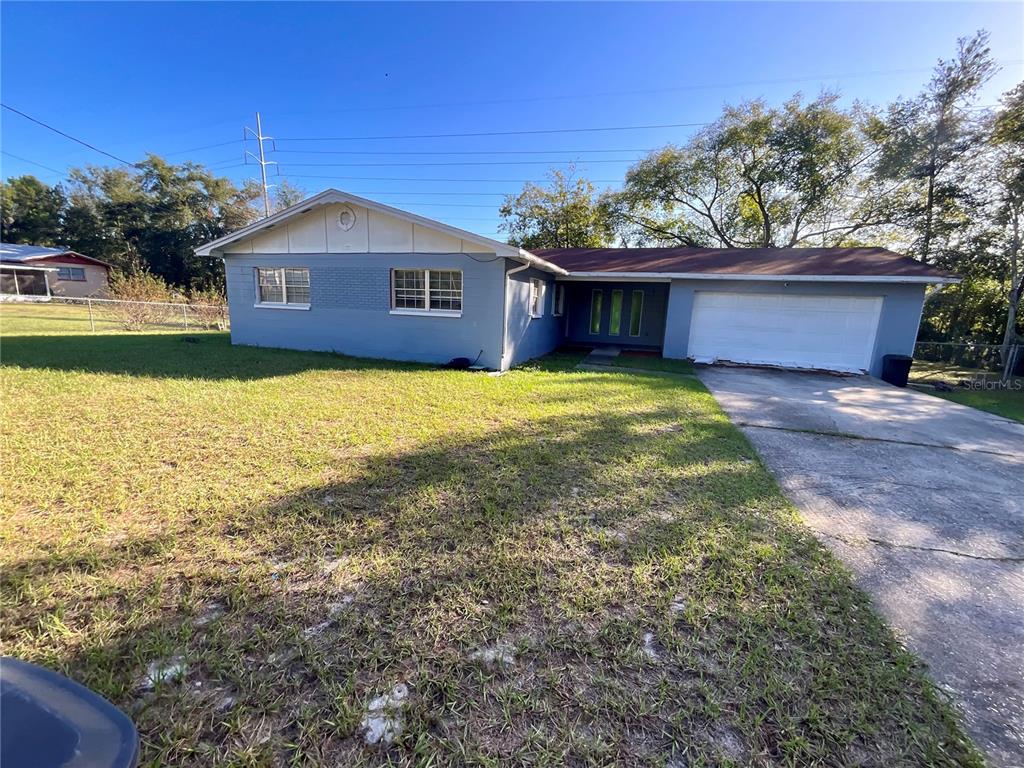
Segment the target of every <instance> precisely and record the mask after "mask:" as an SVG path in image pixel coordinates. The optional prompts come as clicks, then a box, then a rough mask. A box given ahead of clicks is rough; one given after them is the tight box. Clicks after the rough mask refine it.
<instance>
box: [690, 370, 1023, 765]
mask: <svg viewBox="0 0 1024 768" xmlns="http://www.w3.org/2000/svg"><path fill="white" fill-rule="evenodd" d="M698 375H699V376H700V378H701V380H702V381H704V383H705V384H706V385H707V387H708V388H709V389H710V390H711V392H712V393H713V394H714V396H715V398H716V399H717V400H718V402H719V403H720V404H721V405H722V407H723V408H724V409H725V411H726V412H727V413H728V414H729V416H730V418H731V419H732V420H733V422H734V423H736V424H737V425H738V426H740V428H741V429H742V430H743V431H744V432H745V433H746V435H747V437H748V438H749V439H750V440H751V442H752V443H753V444H754V446H755V447H756V448H757V450H758V452H759V453H760V454H761V456H762V458H763V459H764V461H765V463H766V464H767V465H768V467H769V468H770V469H771V470H772V472H774V473H775V475H776V477H777V478H778V480H779V483H780V484H781V486H782V487H783V489H784V491H785V492H786V494H787V495H788V496H789V498H790V499H791V500H792V501H793V502H794V504H795V505H796V506H797V507H798V508H799V509H800V511H801V513H802V515H803V518H804V520H805V521H806V523H807V524H808V525H809V526H810V527H811V529H812V530H814V532H815V533H816V534H817V535H818V537H819V538H820V539H821V540H822V541H823V542H824V543H825V544H827V545H828V546H829V548H831V549H832V551H833V552H835V553H836V554H837V555H838V556H839V557H840V558H841V559H842V560H843V561H844V562H845V563H846V564H847V566H849V568H850V569H851V570H852V571H853V573H854V575H855V577H856V578H857V580H858V582H859V584H860V585H861V586H862V587H863V588H864V589H865V590H866V591H868V592H869V593H870V594H871V595H872V597H873V599H874V601H875V604H876V605H877V606H878V608H879V610H880V611H881V612H882V614H883V615H884V616H885V617H886V619H887V620H888V622H889V623H890V625H891V626H892V627H893V628H894V629H895V631H896V633H897V634H898V635H900V636H901V638H902V639H903V640H904V641H905V642H906V643H907V645H908V647H910V648H911V649H912V650H913V651H914V652H916V653H917V654H918V655H919V656H920V657H921V658H923V659H924V660H925V661H926V662H927V663H928V665H929V667H930V670H931V674H932V677H933V679H935V681H936V682H937V683H938V684H939V685H940V686H942V687H943V688H944V689H946V690H947V691H948V692H950V693H951V694H952V695H953V697H954V700H956V701H958V702H959V703H960V705H961V707H962V710H963V713H964V717H965V722H966V725H967V729H968V731H969V732H970V733H971V735H972V736H973V737H974V739H975V742H976V743H977V744H978V745H979V746H980V747H981V748H982V750H984V751H985V752H986V754H987V757H988V759H989V762H990V764H991V765H993V766H1006V767H1009V766H1022V765H1024V425H1022V424H1019V423H1016V422H1011V421H1009V420H1007V419H1003V418H1000V417H998V416H994V415H991V414H987V413H983V412H981V411H977V410H975V409H972V408H968V407H965V406H962V405H957V404H955V403H951V402H948V401H946V400H941V399H939V398H936V397H932V396H931V395H927V394H924V393H921V392H915V391H913V390H905V389H897V388H895V387H891V386H889V385H887V384H884V383H882V382H879V381H876V380H874V379H870V378H867V377H840V376H830V375H825V374H808V373H796V372H786V371H773V370H759V369H748V368H704V369H701V370H699V374H698Z"/></svg>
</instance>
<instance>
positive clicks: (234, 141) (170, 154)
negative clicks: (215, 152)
mask: <svg viewBox="0 0 1024 768" xmlns="http://www.w3.org/2000/svg"><path fill="white" fill-rule="evenodd" d="M244 142H245V139H232V140H231V141H221V142H218V143H217V144H204V145H203V146H201V147H191V148H189V149H179V150H177V151H175V152H164V155H163V156H164V157H174V156H175V155H187V154H188V153H189V152H199V151H200V150H203V149H215V148H217V147H227V146H230V145H232V144H243V143H244Z"/></svg>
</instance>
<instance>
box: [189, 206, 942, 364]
mask: <svg viewBox="0 0 1024 768" xmlns="http://www.w3.org/2000/svg"><path fill="white" fill-rule="evenodd" d="M196 253H197V254H198V255H200V256H220V257H222V258H223V259H224V265H225V273H226V277H227V292H228V304H229V309H230V313H231V338H232V341H233V342H234V343H236V344H249V345H257V346H267V347H288V348H293V349H310V350H332V351H337V352H343V353H346V354H350V355H358V356H364V357H377V358H390V359H395V360H412V361H422V362H432V363H444V362H447V361H449V360H453V359H454V358H459V357H462V358H468V359H469V360H470V361H472V362H474V363H476V364H477V365H480V366H483V367H486V368H491V369H496V370H504V369H506V368H508V367H509V366H511V365H514V364H516V363H519V362H521V361H523V360H527V359H529V358H532V357H536V356H538V355H542V354H545V353H547V352H550V351H551V350H553V349H555V348H556V347H559V346H561V345H563V344H566V343H573V344H584V345H594V346H599V345H614V346H619V347H623V348H638V349H647V350H652V351H659V352H661V353H662V354H663V355H664V356H665V357H671V358H694V359H696V360H698V361H715V360H728V361H734V362H738V363H752V364H768V365H779V366H788V367H800V368H823V369H830V370H836V371H848V372H869V373H872V374H874V375H878V374H879V373H880V372H881V365H882V357H883V356H884V355H886V354H890V353H893V354H911V353H912V352H913V349H914V342H915V340H916V337H917V329H918V323H919V321H920V317H921V309H922V306H923V302H924V295H925V288H926V287H927V286H928V285H930V284H941V283H951V282H956V281H957V278H955V277H953V276H952V275H949V274H946V273H945V272H941V271H939V270H937V269H935V268H933V267H930V266H928V265H925V264H922V263H920V262H918V261H915V260H914V259H910V258H908V257H905V256H901V255H899V254H896V253H893V252H891V251H888V250H885V249H883V248H760V249H716V248H593V249H579V248H560V249H545V250H533V251H527V250H524V249H521V248H517V247H515V246H511V245H508V244H506V243H501V242H498V241H496V240H491V239H489V238H486V237H481V236H479V235H475V234H473V233H472V232H467V231H465V230H461V229H457V228H455V227H450V226H448V225H446V224H442V223H440V222H437V221H432V220H430V219H427V218H424V217H422V216H417V215H415V214H412V213H408V212H406V211H402V210H399V209H397V208H392V207H390V206H387V205H382V204H380V203H376V202H373V201H371V200H366V199H363V198H360V197H356V196H355V195H350V194H347V193H344V192H339V191H337V190H333V189H331V190H327V191H325V192H321V193H320V194H318V195H315V196H314V197H311V198H309V199H308V200H306V201H304V202H302V203H300V204H298V205H296V206H293V207H291V208H288V209H286V210H284V211H281V212H279V213H277V214H275V215H273V216H270V217H268V218H265V219H262V220H260V221H258V222H256V223H254V224H252V225H250V226H248V227H245V228H243V229H240V230H238V231H237V232H234V233H232V234H230V235H227V236H225V237H222V238H220V239H218V240H214V241H213V242H210V243H207V244H205V245H203V246H201V247H200V248H198V249H197V250H196Z"/></svg>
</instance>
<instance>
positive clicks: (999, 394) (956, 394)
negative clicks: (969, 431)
mask: <svg viewBox="0 0 1024 768" xmlns="http://www.w3.org/2000/svg"><path fill="white" fill-rule="evenodd" d="M1009 386H1010V387H1011V388H1010V389H954V390H953V391H952V392H936V391H930V392H929V393H928V394H930V395H935V396H936V397H941V398H943V399H945V400H952V401H953V402H954V403H960V404H961V405H969V406H970V407H971V408H977V409H979V410H982V411H988V412H989V413H994V414H996V415H997V416H1002V417H1003V418H1006V419H1015V420H1017V421H1021V422H1024V379H1020V378H1017V379H1015V380H1013V381H1011V382H1010V384H1009Z"/></svg>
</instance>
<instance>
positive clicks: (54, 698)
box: [0, 656, 139, 768]
mask: <svg viewBox="0 0 1024 768" xmlns="http://www.w3.org/2000/svg"><path fill="white" fill-rule="evenodd" d="M0 707H2V708H3V717H0V764H2V765H3V768H60V766H65V765H89V766H96V768H132V766H135V765H137V764H138V760H139V736H138V733H137V732H136V731H135V726H134V725H133V724H132V721H131V720H129V719H128V718H127V717H126V716H125V714H124V713H123V712H121V710H119V709H117V708H116V707H115V706H114V705H113V704H111V703H110V702H109V701H107V700H106V699H104V698H103V697H101V696H99V695H97V694H95V693H93V692H92V691H90V690H89V689H88V688H86V687H85V686H83V685H79V684H78V683H76V682H75V681H74V680H69V679H68V678H66V677H64V676H63V675H59V674H57V673H56V672H54V671H52V670H49V669H46V668H44V667H37V666H36V665H35V664H29V663H28V662H25V661H21V660H20V659H14V658H11V657H10V656H4V657H3V658H0Z"/></svg>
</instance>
